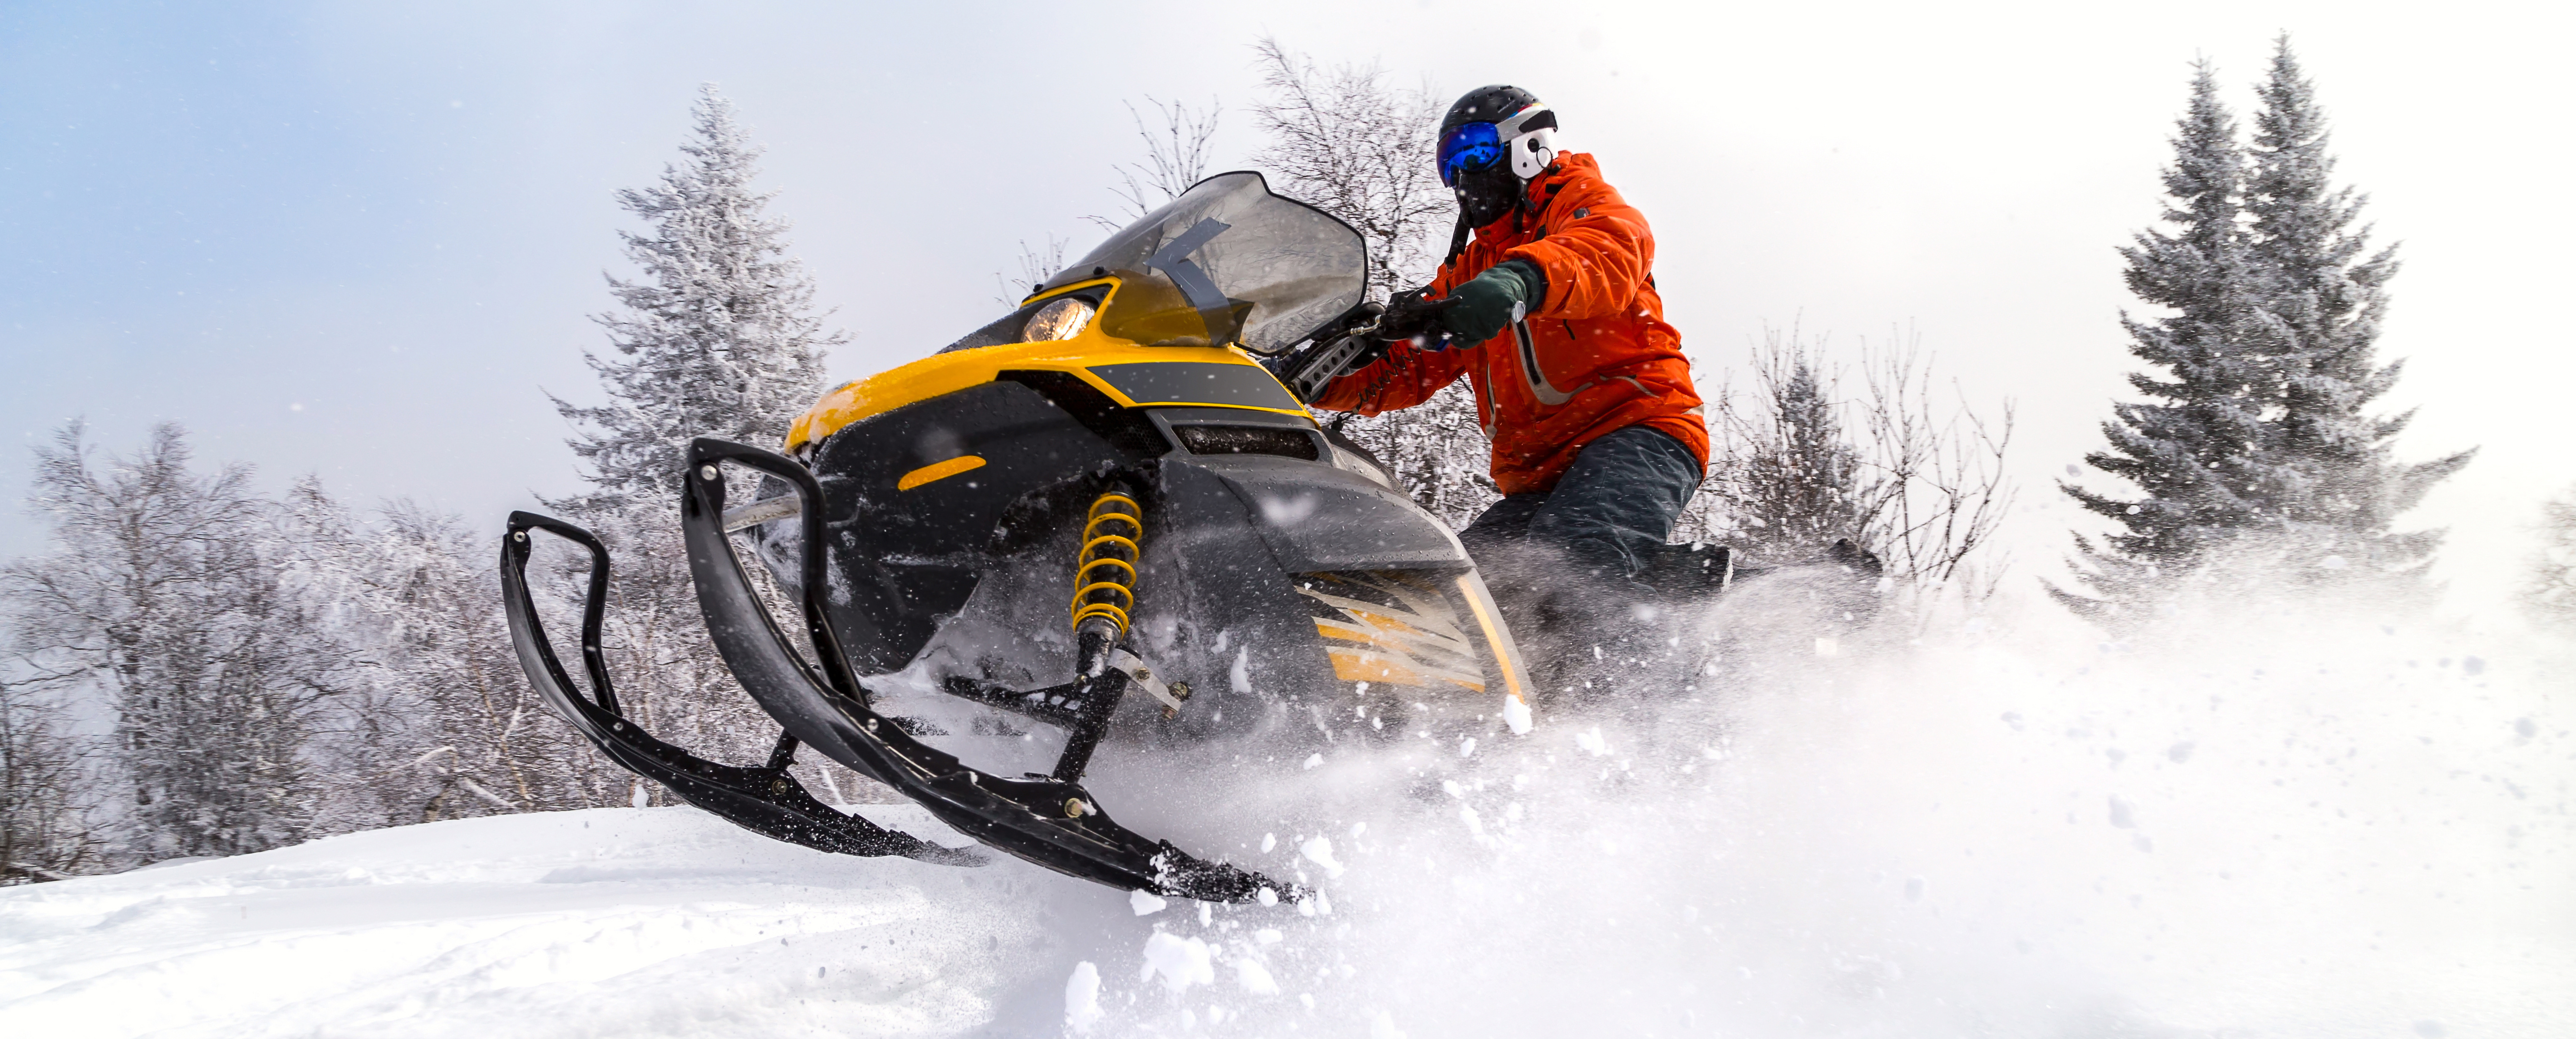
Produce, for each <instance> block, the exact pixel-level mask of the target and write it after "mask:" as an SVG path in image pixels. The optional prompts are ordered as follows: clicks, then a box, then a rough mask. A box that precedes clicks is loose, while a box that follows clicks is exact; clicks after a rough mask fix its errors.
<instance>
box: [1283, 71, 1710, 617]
mask: <svg viewBox="0 0 2576 1039" xmlns="http://www.w3.org/2000/svg"><path fill="white" fill-rule="evenodd" d="M1555 128H1556V113H1555V112H1553V111H1551V110H1550V109H1549V108H1548V107H1547V106H1546V105H1543V104H1540V103H1539V101H1538V98H1536V97H1534V96H1532V95H1531V94H1530V93H1529V92H1528V91H1526V90H1522V89H1520V88H1518V87H1510V86H1500V85H1497V86H1488V87H1479V88H1477V89H1475V90H1471V91H1468V92H1467V95H1466V96H1465V97H1461V98H1459V99H1458V102H1457V103H1456V104H1454V105H1451V106H1450V107H1449V115H1448V117H1447V118H1445V119H1443V120H1441V122H1440V150H1439V163H1440V180H1441V182H1442V183H1443V184H1446V185H1448V186H1449V188H1450V189H1451V190H1452V191H1453V192H1454V193H1455V194H1456V195H1457V199H1458V228H1457V232H1456V234H1455V235H1454V236H1453V237H1452V238H1451V240H1450V246H1449V257H1448V259H1447V261H1446V262H1444V263H1442V264H1441V266H1440V272H1439V274H1438V276H1437V277H1435V278H1433V279H1432V282H1431V284H1430V285H1429V286H1428V287H1426V288H1425V289H1422V290H1417V291H1416V292H1413V293H1402V294H1399V295H1398V296H1397V298H1396V300H1395V301H1394V303H1393V305H1392V306H1391V308H1390V310H1389V312H1388V314H1387V317H1386V319H1385V320H1383V321H1382V322H1380V327H1381V328H1382V329H1390V330H1393V331H1392V335H1391V336H1390V337H1391V338H1392V337H1393V336H1395V335H1400V336H1403V337H1404V339H1403V340H1402V341H1398V342H1395V343H1393V344H1391V345H1390V346H1389V347H1388V348H1387V351H1386V353H1385V355H1384V356H1383V357H1381V358H1379V359H1378V360H1376V361H1374V362H1371V363H1370V364H1368V365H1366V366H1365V367H1362V368H1360V369H1358V370H1356V371H1353V372H1351V373H1349V374H1347V375H1344V376H1342V377H1341V378H1339V379H1336V380H1334V381H1333V382H1332V383H1331V385H1330V386H1329V387H1328V388H1327V389H1326V391H1325V392H1324V393H1323V394H1322V395H1321V396H1320V397H1319V398H1318V399H1316V400H1315V401H1314V402H1313V404H1314V406H1315V407H1318V408H1324V409H1330V410H1335V411H1356V412H1358V413H1360V414H1362V415H1375V414H1378V413H1379V412H1383V411H1392V410H1394V409H1397V408H1407V407H1412V406H1413V405H1416V404H1420V403H1422V402H1423V401H1426V400H1429V399H1430V398H1431V395H1432V394H1433V393H1436V392H1438V391H1439V390H1440V388H1441V387H1444V386H1447V385H1448V384H1449V383H1451V382H1453V381H1455V380H1456V379H1457V378H1458V377H1459V376H1460V375H1465V376H1466V377H1467V378H1468V380H1469V381H1470V382H1471V383H1472V384H1473V385H1474V386H1475V391H1476V415H1477V418H1478V420H1479V421H1480V422H1481V423H1482V424H1483V426H1484V428H1485V435H1486V436H1487V438H1489V439H1491V440H1492V441H1493V470H1492V471H1493V477H1494V483H1495V485H1496V487H1498V488H1499V489H1500V490H1501V491H1502V492H1503V500H1502V501H1500V502H1496V503H1495V504H1494V505H1493V507H1492V508H1489V509H1487V510H1485V512H1484V514H1483V515H1480V516H1478V517H1477V518H1476V521H1475V522H1474V523H1472V524H1470V525H1468V527H1467V529H1466V530H1463V531H1460V532H1459V535H1458V536H1459V540H1460V541H1461V542H1463V543H1464V544H1465V545H1466V546H1467V549H1468V551H1469V552H1470V553H1472V554H1474V555H1475V556H1476V557H1477V559H1478V562H1479V563H1482V564H1485V565H1487V566H1488V567H1489V568H1490V567H1492V566H1493V564H1494V563H1495V562H1497V561H1498V560H1497V559H1496V557H1497V556H1498V555H1501V554H1504V552H1505V550H1506V549H1507V548H1508V547H1509V546H1513V545H1515V544H1518V543H1523V542H1527V543H1535V544H1538V545H1544V546H1549V547H1553V548H1555V549H1557V550H1558V551H1561V552H1563V553H1564V554H1565V555H1566V556H1567V557H1570V559H1571V560H1572V561H1573V562H1574V563H1575V564H1576V565H1578V566H1580V567H1582V568H1583V569H1585V570H1587V571H1590V573H1589V574H1587V575H1586V576H1589V577H1592V578H1594V581H1590V582H1585V583H1586V584H1594V585H1595V586H1596V587H1598V584H1597V583H1596V582H1599V581H1604V580H1606V581H1608V582H1611V583H1614V584H1615V583H1624V582H1626V581H1630V580H1634V579H1635V578H1636V577H1637V576H1638V575H1639V572H1640V570H1641V569H1642V568H1643V567H1644V565H1645V563H1646V561H1647V560H1648V559H1650V558H1652V557H1653V556H1654V554H1655V552H1654V549H1655V547H1656V546H1660V545H1662V544H1663V543H1664V540H1665V538H1666V537H1668V536H1670V534H1671V533H1672V528H1673V523H1674V521H1675V519H1677V518H1678V517H1679V516H1680V514H1681V511H1682V506H1683V505H1685V504H1687V503H1688V502H1689V501H1690V498H1691V493H1692V492H1693V491H1694V490H1696V489H1697V488H1698V486H1699V483H1700V479H1701V477H1702V475H1703V473H1704V472H1705V470H1706V466H1707V463H1708V426H1707V423H1706V421H1705V419H1704V412H1703V411H1702V409H1701V405H1700V398H1699V394H1698V392H1697V391H1695V390H1694V389H1693V388H1692V386H1691V373H1690V362H1689V361H1688V360H1687V359H1685V358H1684V357H1683V356H1682V351H1681V336H1680V333H1678V332H1676V331H1674V329H1673V326H1671V325H1668V324H1665V323H1664V302H1663V298H1662V297H1661V296H1660V295H1658V294H1657V293H1656V291H1655V276H1654V272H1653V266H1654V258H1655V239H1654V236H1653V234H1652V233H1651V232H1649V231H1648V230H1647V229H1646V218H1645V216H1644V215H1643V214H1641V213H1639V212H1638V211H1637V209H1636V207H1634V206H1631V205H1629V204H1628V203H1627V201H1626V200H1625V199H1622V198H1620V197H1619V193H1618V192H1617V191H1616V190H1613V189H1612V188H1611V187H1610V185H1609V183H1608V182H1606V181H1604V180H1602V179H1601V167H1600V165H1599V164H1598V163H1596V162H1594V161H1593V158H1592V156H1590V155H1587V154H1583V153H1579V152H1559V151H1558V150H1557V148H1556V134H1555ZM1471 230H1472V231H1473V232H1474V238H1473V240H1472V241H1471V240H1470V239H1469V237H1468V236H1469V232H1470V231H1471ZM1424 297H1432V298H1429V299H1428V300H1427V301H1426V300H1425V298H1424ZM1417 332H1418V333H1419V334H1416V333H1417Z"/></svg>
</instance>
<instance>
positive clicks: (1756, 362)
mask: <svg viewBox="0 0 2576 1039" xmlns="http://www.w3.org/2000/svg"><path fill="white" fill-rule="evenodd" d="M1752 374H1753V378H1754V383H1755V386H1754V391H1753V395H1752V397H1753V399H1752V400H1751V401H1750V402H1749V403H1748V404H1746V405H1741V406H1740V405H1739V404H1738V402H1736V401H1734V400H1732V399H1730V398H1726V397H1721V399H1720V401H1719V404H1718V416H1717V421H1716V422H1715V423H1712V425H1715V426H1717V427H1719V430H1718V432H1719V434H1720V436H1719V441H1720V443H1721V444H1722V445H1723V448H1722V451H1721V453H1720V457H1719V460H1718V461H1719V465H1718V467H1717V470H1718V471H1716V472H1714V473H1712V474H1711V476H1710V479H1709V481H1708V483H1707V484H1705V485H1704V486H1703V490H1704V491H1706V492H1709V493H1707V494H1706V496H1705V498H1704V500H1702V501H1700V502H1696V503H1695V504H1696V505H1697V506H1698V508H1699V510H1700V511H1702V512H1703V513H1705V514H1707V515H1708V516H1709V517H1711V518H1712V519H1719V520H1720V522H1723V523H1727V524H1731V526H1732V529H1731V530H1729V531H1728V532H1727V534H1726V538H1725V540H1726V541H1727V542H1728V543H1729V544H1730V545H1733V546H1734V547H1736V548H1738V549H1740V550H1742V551H1744V552H1746V553H1748V554H1749V555H1751V556H1752V557H1753V558H1755V559H1759V560H1765V561H1772V562H1783V561H1794V560H1801V559H1807V558H1811V557H1814V556H1818V555H1822V554H1823V553H1824V551H1825V549H1826V548H1828V547H1830V546H1831V545H1833V543H1834V542H1835V541H1837V540H1839V539H1843V538H1853V539H1858V538H1860V537H1862V536H1863V534H1864V531H1863V527H1864V526H1865V525H1866V517H1865V516H1864V514H1863V513H1864V509H1865V508H1866V499H1867V489H1866V488H1864V487H1863V486H1862V481H1863V478H1864V474H1863V470H1862V467H1861V458H1860V450H1859V449H1858V448H1857V447H1855V446H1853V444H1852V442H1851V439H1850V437H1849V436H1848V435H1847V434H1846V433H1845V432H1844V430H1843V420H1842V412H1843V410H1844V408H1843V401H1842V400H1840V399H1839V396H1838V394H1837V392H1836V390H1837V388H1838V387H1837V383H1838V382H1839V380H1838V379H1836V378H1835V377H1834V375H1833V374H1832V373H1831V372H1825V371H1820V370H1819V363H1818V359H1817V358H1816V357H1815V355H1814V354H1813V352H1812V351H1810V350H1809V349H1808V348H1807V347H1806V345H1805V344H1804V343H1802V342H1800V343H1794V344H1789V343H1784V342H1783V341H1782V340H1781V339H1780V338H1778V337H1777V336H1775V337H1774V338H1773V340H1772V342H1771V343H1770V345H1769V346H1768V347H1767V348H1766V349H1765V350H1762V351H1757V352H1756V353H1755V355H1754V358H1753V365H1752ZM1709 522H1710V520H1709V519H1703V520H1702V525H1703V526H1705V525H1707V524H1708V523H1709Z"/></svg>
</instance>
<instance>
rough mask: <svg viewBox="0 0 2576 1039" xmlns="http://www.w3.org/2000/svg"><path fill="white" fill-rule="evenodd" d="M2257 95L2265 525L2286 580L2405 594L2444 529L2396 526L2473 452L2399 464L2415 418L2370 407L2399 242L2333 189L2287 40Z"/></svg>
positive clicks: (2355, 201) (2380, 369)
mask: <svg viewBox="0 0 2576 1039" xmlns="http://www.w3.org/2000/svg"><path fill="white" fill-rule="evenodd" d="M2260 96H2261V99H2262V107H2261V109H2260V110H2259V111H2258V112H2257V113H2256V114H2255V117H2254V140H2253V147H2252V148H2251V149H2249V151H2248V157H2249V163H2248V170H2247V178H2246V191H2245V195H2246V198H2245V212H2246V213H2247V215H2248V216H2249V217H2250V221H2249V222H2248V224H2247V231H2248V239H2249V241H2248V246H2249V250H2250V253H2251V257H2252V260H2253V263H2254V264H2255V266H2256V267H2257V268H2258V270H2257V278H2258V280H2259V283H2260V285H2261V298H2260V302H2259V308H2260V313H2261V315H2262V316H2263V319H2264V326H2265V327H2264V331H2263V336H2264V339H2265V343H2264V346H2265V351H2266V352H2267V353H2269V354H2271V355H2272V356H2273V358H2274V364H2273V368H2274V371H2273V372H2272V376H2273V378H2274V379H2275V380H2276V382H2275V384H2274V392H2275V393H2276V394H2277V397H2276V400H2277V411H2276V412H2275V413H2273V414H2271V415H2269V416H2267V418H2268V422H2267V425H2268V426H2269V427H2270V428H2269V432H2270V434H2271V435H2270V436H2268V437H2267V438H2266V440H2267V444H2266V446H2267V447H2268V448H2269V451H2268V452H2267V454H2268V455H2269V456H2270V460H2272V461H2273V464H2274V465H2275V466H2276V469H2275V472H2276V473H2277V474H2278V475H2277V478H2276V479H2274V480H2271V481H2268V482H2267V483H2266V485H2265V486H2263V488H2262V493H2263V497H2264V499H2265V500H2266V503H2267V505H2268V506H2269V511H2268V512H2267V513H2266V515H2265V519H2266V520H2267V521H2270V522H2272V523H2277V524H2278V525H2279V527H2280V528H2281V530H2280V536H2281V537H2282V538H2283V539H2284V541H2285V545H2284V548H2285V549H2286V550H2287V551H2288V552H2289V553H2290V554H2291V557H2290V558H2288V559H2285V560H2283V562H2285V563H2287V564H2288V565H2286V566H2283V567H2281V568H2279V570H2280V574H2281V576H2283V577H2287V578H2291V579H2298V580H2303V581H2305V582H2307V583H2312V584H2335V585H2351V584H2355V583H2368V584H2371V585H2373V586H2375V588H2376V591H2377V592H2378V593H2379V594H2382V595H2386V594H2397V593H2403V592H2405V591H2407V590H2409V589H2414V587H2415V586H2417V585H2419V584H2420V581H2418V579H2417V578H2418V575H2420V573H2421V571H2422V570H2423V568H2424V567H2425V566H2426V565H2427V564H2429V563H2430V562H2431V560H2432V553H2433V550H2434V549H2435V548H2436V547H2438V546H2439V545H2440V543H2441V537H2442V535H2441V532H2440V531H2435V530H2428V531H2410V532H2402V533H2401V532H2392V531H2391V530H2390V529H2389V528H2390V526H2391V525H2392V524H2393V523H2394V522H2395V520H2396V517H2397V514H2398V513H2400V512H2404V511H2405V510H2407V509H2410V508H2413V507H2414V506H2415V504H2416V503H2417V502H2419V501H2421V500H2423V497H2424V493H2425V492H2426V491H2427V490H2429V489H2431V487H2432V485H2433V484H2434V483H2435V482H2438V481H2440V480H2441V479H2443V478H2444V477H2447V476H2449V475H2451V474H2452V473H2455V472H2458V471H2459V470H2460V468H2461V467H2462V466H2465V465H2467V464H2468V462H2469V458H2470V456H2471V455H2473V454H2475V452H2474V451H2463V452H2460V453H2458V454H2454V455H2451V456H2448V457H2445V458H2439V459H2435V460H2433V461H2429V462H2419V463H2414V464H2405V463H2400V462H2398V461H2396V460H2395V459H2394V458H2393V457H2392V456H2393V451H2392V441H2393V440H2394V439H2395V438H2396V436H2397V434H2398V433H2400V432H2402V431H2403V430H2404V429H2405V428H2406V425H2407V423H2408V421H2409V420H2410V419H2412V418H2413V412H2406V413H2402V414H2398V415H2394V416H2385V417H2383V416H2375V415H2369V414H2365V413H2364V411H2363V409H2365V408H2367V407H2368V406H2369V405H2370V403H2371V402H2372V401H2373V400H2376V399H2377V398H2378V397H2379V396H2380V395H2381V394H2384V393H2386V392H2387V391H2388V390H2389V388H2390V387H2392V386H2394V385H2395V384H2396V382H2397V377H2398V373H2399V372H2400V370H2401V369H2402V368H2403V367H2404V363H2405V362H2403V361H2392V362H2390V363H2388V364H2387V365H2384V366H2383V365H2379V364H2377V363H2376V360H2375V357H2374V354H2375V352H2376V343H2377V340H2378V338H2379V330H2380V320H2381V317H2382V315H2383V314H2384V313H2385V312H2386V310H2387V308H2388V281H2389V278H2390V277H2391V276H2393V275H2395V274H2396V273H2397V266H2398V265H2397V260H2396V256H2395V247H2394V246H2391V247H2388V248H2383V249H2381V250H2379V251H2377V252H2368V247H2369V246H2368V240H2369V236H2370V228H2369V227H2368V226H2366V225H2364V226H2355V223H2354V222H2355V220H2356V219H2357V218H2358V217H2359V215H2360V211H2361V208H2362V206H2363V204H2364V203H2365V202H2366V201H2367V198H2366V197H2365V196H2361V195H2357V194H2355V193H2354V191H2353V189H2352V188H2350V187H2344V188H2337V187H2335V186H2334V184H2333V183H2332V175H2333V173H2334V165H2335V162H2334V158H2333V157H2332V156H2331V155H2329V154H2328V153H2327V151H2326V145H2327V131H2326V116H2325V111H2324V109H2323V108H2321V107H2319V105H2318V104H2317V100H2316V89H2315V86H2314V84H2313V83H2311V82H2310V81H2309V80H2308V79H2307V78H2306V77H2305V76H2304V75H2303V74H2302V73H2301V71H2300V68H2299V64H2298V59H2297V57H2296V56H2295V55H2294V54H2292V53H2291V50H2290V40H2289V37H2288V36H2286V35H2284V36H2282V37H2280V38H2279V39H2277V40H2276V41H2275V45H2274V50H2273V54H2272V65H2271V70H2270V75H2269V76H2268V77H2267V78H2266V79H2265V81H2264V82H2263V84H2262V85H2261V87H2260ZM2417 590H2420V589H2417Z"/></svg>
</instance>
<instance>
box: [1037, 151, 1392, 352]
mask: <svg viewBox="0 0 2576 1039" xmlns="http://www.w3.org/2000/svg"><path fill="white" fill-rule="evenodd" d="M1103 275H1114V276H1116V277H1117V278H1119V279H1120V280H1121V282H1122V284H1121V285H1120V286H1119V289H1118V294H1117V297H1116V298H1114V299H1112V300H1111V301H1110V302H1109V306H1108V309H1106V310H1104V311H1103V312H1102V313H1101V315H1100V321H1101V330H1102V331H1104V332H1106V333H1108V334H1110V335H1113V336H1117V337H1119V338H1121V339H1132V340H1135V341H1136V342H1139V343H1144V344H1147V345H1150V346H1202V345H1215V344H1222V343H1241V344H1243V345H1244V346H1245V347H1247V348H1249V349H1251V350H1253V351H1256V352H1259V353H1274V352H1277V351H1279V350H1284V349H1286V348H1288V347H1291V346H1295V345H1297V343H1299V342H1300V341H1302V340H1304V339H1305V338H1306V337H1307V336H1308V335H1310V334H1312V333H1313V332H1314V331H1315V330H1316V329H1318V328H1321V327H1323V326H1324V324H1325V323H1326V322H1329V321H1331V320H1333V319H1334V318H1337V317H1340V316H1341V315H1342V314H1343V313H1344V312H1347V311H1349V310H1350V309H1351V308H1352V307H1355V306H1358V305H1359V302H1360V300H1361V298H1362V296H1363V294H1364V293H1365V292H1366V291H1367V287H1368V247H1367V246H1366V245H1364V244H1362V242H1361V240H1360V235H1359V232H1357V231H1353V230H1351V228H1350V225H1348V224H1344V223H1342V222H1341V221H1339V220H1336V219H1333V218H1332V217H1330V216H1327V215H1325V214H1324V212H1323V211H1322V210H1318V209H1315V208H1313V207H1311V206H1308V205H1306V204H1305V203H1302V202H1296V201H1292V200H1289V199H1285V198H1281V197H1279V196H1277V195H1273V194H1271V193H1270V187H1269V185H1267V184H1265V183H1263V181H1262V179H1261V175H1260V174H1258V173H1220V174H1218V175H1216V176H1213V177H1209V178H1208V179H1206V180H1203V181H1200V182H1198V183H1197V184H1196V185H1194V186H1192V187H1191V188H1190V190H1188V191H1186V192H1183V193H1182V194H1181V197H1179V198H1176V199H1173V200H1172V201H1171V202H1170V203H1169V204H1167V205H1165V206H1163V207H1162V208H1161V209H1157V210H1155V211H1153V212H1151V213H1148V214H1146V215H1145V216H1144V218H1143V219H1140V220H1138V221H1136V222H1135V223H1133V224H1129V225H1128V226H1127V227H1125V228H1123V229H1121V230H1120V231H1119V232H1118V233H1117V234H1113V235H1111V236H1109V240H1108V241H1106V242H1102V243H1100V247H1099V248H1096V249H1093V250H1092V251H1091V252H1090V253H1088V254H1086V255H1085V256H1083V258H1081V259H1079V260H1076V261H1074V262H1073V263H1071V264H1068V265H1066V267H1065V269H1064V270H1063V271H1062V272H1060V273H1058V274H1057V275H1056V276H1055V277H1052V278H1049V279H1047V281H1046V283H1045V284H1044V285H1041V286H1039V289H1038V291H1040V292H1045V291H1047V290H1049V289H1054V288H1058V287H1061V286H1065V285H1071V284H1074V283H1076V282H1082V281H1089V280H1091V279H1093V278H1097V277H1101V276H1103Z"/></svg>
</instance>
